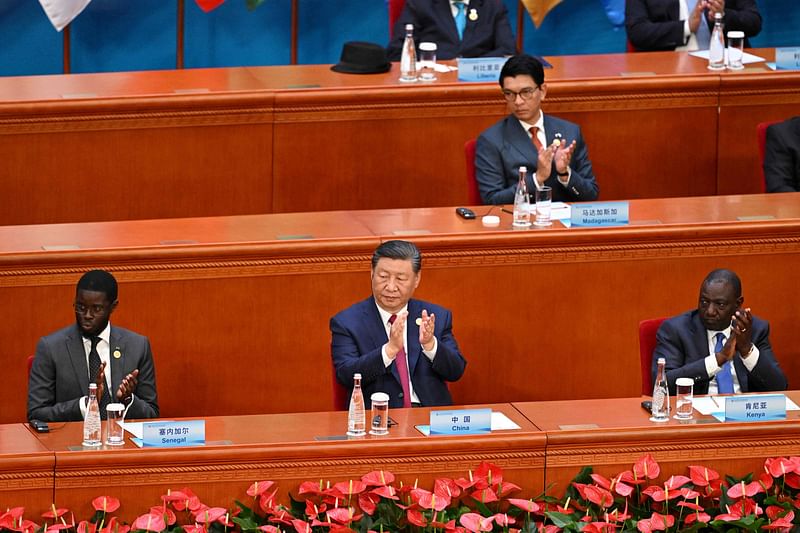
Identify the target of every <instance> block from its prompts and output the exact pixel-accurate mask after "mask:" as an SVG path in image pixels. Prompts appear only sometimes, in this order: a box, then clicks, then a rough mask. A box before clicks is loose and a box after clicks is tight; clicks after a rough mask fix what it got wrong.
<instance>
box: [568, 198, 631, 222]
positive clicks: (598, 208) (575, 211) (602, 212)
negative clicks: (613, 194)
mask: <svg viewBox="0 0 800 533" xmlns="http://www.w3.org/2000/svg"><path fill="white" fill-rule="evenodd" d="M571 222H572V225H573V226H579V227H580V226H584V227H590V226H624V225H626V224H627V223H628V202H598V203H593V204H574V205H573V206H572V220H571Z"/></svg>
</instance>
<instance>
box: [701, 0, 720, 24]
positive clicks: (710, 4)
mask: <svg viewBox="0 0 800 533" xmlns="http://www.w3.org/2000/svg"><path fill="white" fill-rule="evenodd" d="M699 3H700V2H698V4H699ZM703 3H704V4H705V7H706V8H707V9H708V12H709V15H708V17H709V18H710V19H712V20H713V19H714V14H715V13H722V14H723V15H725V0H705V1H704V2H703Z"/></svg>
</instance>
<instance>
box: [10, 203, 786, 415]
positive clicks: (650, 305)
mask: <svg viewBox="0 0 800 533" xmlns="http://www.w3.org/2000/svg"><path fill="white" fill-rule="evenodd" d="M799 199H800V193H790V194H773V195H744V196H712V197H691V198H676V199H651V200H632V201H631V202H630V224H629V225H627V226H622V227H614V228H570V229H567V228H565V227H564V226H563V225H562V224H561V223H560V222H555V223H554V224H553V226H552V227H550V228H547V229H530V230H527V231H514V230H512V229H511V215H509V214H507V213H505V212H503V211H501V210H500V208H489V207H476V208H475V210H476V212H477V213H478V215H481V214H485V213H487V212H489V211H490V210H491V212H492V213H494V214H498V215H500V217H501V224H500V227H497V228H486V227H483V226H482V225H481V220H480V217H479V218H478V219H476V220H464V219H461V218H460V217H458V216H457V215H456V214H455V212H454V209H453V208H452V207H447V208H419V209H387V210H371V211H351V212H343V211H335V212H316V213H295V214H272V215H250V216H238V217H214V218H195V219H174V220H145V221H121V222H106V223H89V224H56V225H40V226H36V225H32V226H14V227H0V307H2V308H3V309H6V310H7V311H8V314H7V317H6V319H5V320H3V321H0V338H2V339H3V340H4V344H3V350H2V353H1V354H0V361H2V364H3V368H4V369H5V370H6V375H7V376H8V379H7V380H6V383H5V386H4V387H3V388H2V389H0V402H2V405H3V406H4V407H3V409H2V411H0V422H21V421H24V420H25V413H26V406H25V401H26V397H27V380H26V358H27V357H28V356H29V355H30V354H32V353H33V351H34V348H35V346H36V342H37V339H38V338H39V337H41V336H42V335H45V334H47V333H50V332H52V331H55V330H56V329H59V328H61V327H63V326H65V325H67V324H70V323H72V322H74V314H73V311H72V308H71V304H72V301H73V298H74V291H75V283H76V281H77V280H78V278H79V277H80V276H81V274H82V273H83V272H85V271H86V270H89V269H91V268H105V269H108V270H110V271H111V272H113V273H114V275H115V276H116V277H117V278H118V280H119V281H120V295H119V299H120V304H119V307H118V309H117V310H116V311H115V312H114V314H113V315H112V317H111V320H112V323H114V324H118V325H120V326H124V327H127V328H129V329H132V330H134V331H137V332H140V333H142V334H145V335H147V336H148V337H149V338H150V340H151V344H152V347H153V352H154V358H155V367H156V378H157V386H158V394H159V404H160V407H161V415H162V416H164V417H176V416H228V415H248V414H262V413H284V412H312V411H328V410H331V409H332V408H333V391H332V377H331V367H332V364H331V356H330V332H329V329H328V322H329V319H330V317H331V316H333V315H334V314H335V313H337V312H338V311H340V310H342V309H344V308H346V307H347V306H349V305H351V304H353V303H354V302H356V301H359V300H361V299H363V298H365V297H367V296H368V295H369V294H370V281H369V272H370V259H371V255H372V252H373V250H374V249H375V248H376V247H377V246H378V244H379V243H381V242H384V241H386V240H390V239H397V238H403V239H409V240H411V241H413V242H415V243H416V244H418V245H419V246H420V248H421V250H422V253H423V266H422V280H421V283H420V286H419V288H418V289H417V292H416V295H415V296H416V297H418V298H419V299H422V300H427V301H432V302H435V303H438V304H440V305H443V306H445V307H447V308H449V309H450V310H452V312H453V331H454V333H455V336H456V339H457V340H458V342H459V346H460V348H461V351H462V353H463V354H464V356H465V358H466V360H467V367H466V371H465V374H464V376H463V377H462V378H461V380H459V381H458V382H456V383H453V384H452V385H451V386H450V388H451V392H452V394H453V397H454V400H455V401H456V402H458V403H463V404H483V403H508V402H518V401H523V402H524V401H544V400H572V399H592V398H614V397H620V396H623V397H625V396H635V395H637V394H639V392H640V390H641V389H640V371H639V345H638V324H639V322H640V321H641V320H644V319H647V318H654V317H660V316H671V315H676V314H678V313H680V312H683V311H685V310H687V309H691V308H693V307H696V305H697V297H698V291H699V287H700V283H701V281H702V280H703V278H704V277H705V275H706V274H707V273H708V272H709V271H711V270H712V269H715V268H730V269H733V270H735V271H736V272H738V274H739V275H740V277H741V279H742V282H743V291H744V293H743V294H744V297H745V305H747V306H749V307H751V308H752V310H753V313H754V314H756V315H757V316H759V317H761V318H764V319H767V320H769V321H770V324H771V341H772V346H773V348H774V351H775V353H776V355H777V358H778V360H779V362H780V364H781V366H782V368H783V370H784V372H785V373H786V375H787V377H788V379H789V383H790V384H795V383H798V382H800V357H798V352H797V348H796V344H797V343H796V342H795V340H794V336H793V334H794V327H795V326H794V313H795V312H796V311H797V309H798V308H800V293H798V291H796V290H795V287H794V279H795V277H796V271H797V265H798V260H799V259H800V201H798V200H799Z"/></svg>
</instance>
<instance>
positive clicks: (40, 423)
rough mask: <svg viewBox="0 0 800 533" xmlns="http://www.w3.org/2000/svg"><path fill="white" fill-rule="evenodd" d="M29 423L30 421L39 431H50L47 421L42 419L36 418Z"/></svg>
mask: <svg viewBox="0 0 800 533" xmlns="http://www.w3.org/2000/svg"><path fill="white" fill-rule="evenodd" d="M29 423H30V425H31V427H32V428H33V429H35V430H36V432H37V433H49V432H50V426H48V425H47V422H43V421H41V420H36V419H35V418H34V419H33V420H31V421H30V422H29Z"/></svg>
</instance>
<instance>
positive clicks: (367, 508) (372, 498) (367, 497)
mask: <svg viewBox="0 0 800 533" xmlns="http://www.w3.org/2000/svg"><path fill="white" fill-rule="evenodd" d="M380 501H381V497H380V496H378V495H377V494H375V493H374V492H362V493H361V494H359V495H358V506H359V507H360V508H361V510H362V511H364V512H365V513H367V514H368V515H370V516H372V515H373V514H375V509H377V507H378V502H380Z"/></svg>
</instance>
